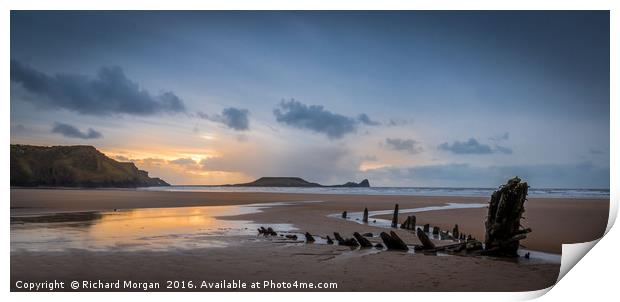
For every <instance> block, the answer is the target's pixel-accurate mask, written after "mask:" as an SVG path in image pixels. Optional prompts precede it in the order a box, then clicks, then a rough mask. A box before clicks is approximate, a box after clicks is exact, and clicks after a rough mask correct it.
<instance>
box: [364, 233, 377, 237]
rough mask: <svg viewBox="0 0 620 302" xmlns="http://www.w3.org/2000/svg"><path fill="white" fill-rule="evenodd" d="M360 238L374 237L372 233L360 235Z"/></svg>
mask: <svg viewBox="0 0 620 302" xmlns="http://www.w3.org/2000/svg"><path fill="white" fill-rule="evenodd" d="M362 236H364V237H373V236H374V235H373V234H372V233H364V234H362Z"/></svg>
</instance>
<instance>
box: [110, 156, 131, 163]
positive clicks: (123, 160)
mask: <svg viewBox="0 0 620 302" xmlns="http://www.w3.org/2000/svg"><path fill="white" fill-rule="evenodd" d="M112 158H114V159H116V160H118V161H122V162H129V161H131V159H130V158H129V157H127V156H123V155H114V156H113V157H112Z"/></svg>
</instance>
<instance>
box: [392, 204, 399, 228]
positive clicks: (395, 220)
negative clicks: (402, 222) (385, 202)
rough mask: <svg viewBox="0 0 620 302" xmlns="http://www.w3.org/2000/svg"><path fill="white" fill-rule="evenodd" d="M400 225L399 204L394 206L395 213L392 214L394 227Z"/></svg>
mask: <svg viewBox="0 0 620 302" xmlns="http://www.w3.org/2000/svg"><path fill="white" fill-rule="evenodd" d="M397 226H398V204H396V206H394V215H393V216H392V227H393V228H395V227H397Z"/></svg>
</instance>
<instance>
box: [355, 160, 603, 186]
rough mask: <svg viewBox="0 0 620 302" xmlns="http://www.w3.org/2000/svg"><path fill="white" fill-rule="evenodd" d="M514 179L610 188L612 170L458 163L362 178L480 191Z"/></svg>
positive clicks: (373, 173)
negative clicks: (477, 188) (515, 177)
mask: <svg viewBox="0 0 620 302" xmlns="http://www.w3.org/2000/svg"><path fill="white" fill-rule="evenodd" d="M513 176H519V177H521V178H522V179H524V180H525V181H527V182H528V184H529V185H530V186H532V187H534V188H609V168H608V167H607V168H605V167H597V166H594V165H593V164H591V163H589V162H582V163H577V164H541V165H506V166H487V167H484V166H472V165H469V164H458V163H455V164H443V165H426V166H416V167H403V168H397V167H383V168H377V169H372V170H367V171H365V172H364V174H360V175H358V177H365V178H368V179H370V181H371V182H372V183H373V184H376V185H391V186H442V187H479V188H492V187H496V186H498V185H500V184H503V183H505V182H506V180H507V179H508V178H510V177H513Z"/></svg>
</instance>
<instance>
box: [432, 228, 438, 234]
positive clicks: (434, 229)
mask: <svg viewBox="0 0 620 302" xmlns="http://www.w3.org/2000/svg"><path fill="white" fill-rule="evenodd" d="M433 235H439V227H433Z"/></svg>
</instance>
